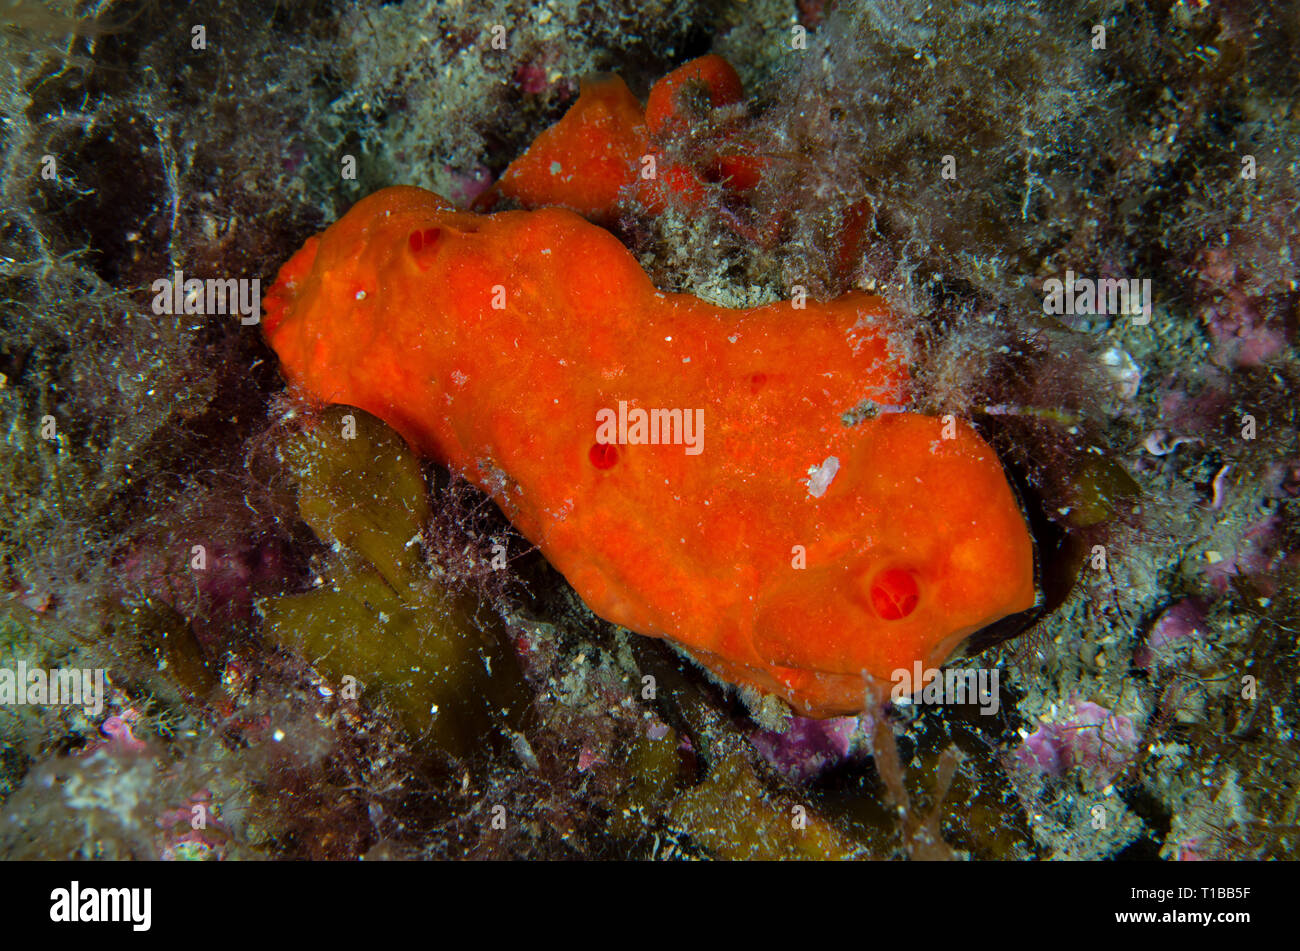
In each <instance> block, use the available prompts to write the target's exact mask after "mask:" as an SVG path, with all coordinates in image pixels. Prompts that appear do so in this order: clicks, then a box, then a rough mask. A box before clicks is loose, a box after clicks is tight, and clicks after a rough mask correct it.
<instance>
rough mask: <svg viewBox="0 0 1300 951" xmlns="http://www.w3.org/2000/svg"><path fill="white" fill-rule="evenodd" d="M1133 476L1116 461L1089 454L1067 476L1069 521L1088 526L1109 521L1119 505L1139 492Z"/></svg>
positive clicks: (1084, 526) (1076, 526)
mask: <svg viewBox="0 0 1300 951" xmlns="http://www.w3.org/2000/svg"><path fill="white" fill-rule="evenodd" d="M1139 491H1140V490H1139V489H1138V486H1137V483H1136V482H1134V481H1133V477H1132V476H1130V475H1129V474H1128V473H1127V472H1125V471H1124V467H1123V466H1121V465H1120V464H1119V463H1117V462H1115V461H1113V460H1111V459H1107V458H1105V457H1103V456H1089V457H1088V458H1087V459H1086V460H1085V461H1084V462H1083V463H1082V464H1081V465H1080V466H1079V467H1078V469H1077V470H1076V471H1075V472H1074V473H1073V474H1072V475H1071V478H1070V483H1069V485H1068V486H1067V496H1068V498H1069V500H1070V503H1071V504H1070V512H1069V515H1068V516H1067V521H1068V522H1069V524H1070V525H1071V526H1073V527H1075V528H1088V527H1090V526H1093V525H1100V524H1102V523H1103V522H1109V521H1111V520H1112V519H1113V518H1115V516H1116V515H1117V514H1118V511H1119V508H1120V506H1121V505H1122V504H1123V503H1125V502H1129V501H1131V500H1132V499H1134V498H1136V496H1137V495H1138V493H1139Z"/></svg>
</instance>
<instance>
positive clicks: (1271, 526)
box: [1205, 515, 1283, 595]
mask: <svg viewBox="0 0 1300 951" xmlns="http://www.w3.org/2000/svg"><path fill="white" fill-rule="evenodd" d="M1281 536H1282V519H1281V517H1280V516H1278V515H1270V516H1268V517H1266V518H1263V519H1260V520H1259V521H1257V522H1254V523H1252V524H1251V525H1249V526H1247V528H1246V530H1245V532H1243V533H1242V535H1241V538H1240V540H1239V541H1238V542H1237V543H1236V545H1235V546H1234V547H1233V550H1232V552H1231V553H1230V554H1229V553H1225V556H1224V557H1222V558H1221V559H1220V560H1218V561H1215V562H1213V563H1211V564H1208V565H1206V568H1205V577H1206V580H1207V581H1209V583H1210V585H1211V586H1212V587H1213V588H1214V589H1215V590H1216V591H1218V592H1219V593H1221V594H1223V593H1227V591H1228V590H1229V589H1230V588H1231V587H1232V582H1233V579H1234V578H1238V577H1249V578H1253V579H1254V580H1255V583H1256V585H1257V587H1258V588H1259V590H1260V591H1261V592H1263V593H1264V594H1266V595H1272V594H1274V593H1275V592H1276V590H1277V584H1276V581H1275V579H1274V578H1273V577H1272V573H1273V572H1274V571H1275V570H1276V569H1277V568H1278V567H1279V565H1280V563H1281V560H1282V558H1283V552H1282V550H1281V542H1282V537H1281Z"/></svg>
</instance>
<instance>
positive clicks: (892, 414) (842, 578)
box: [264, 188, 1035, 716]
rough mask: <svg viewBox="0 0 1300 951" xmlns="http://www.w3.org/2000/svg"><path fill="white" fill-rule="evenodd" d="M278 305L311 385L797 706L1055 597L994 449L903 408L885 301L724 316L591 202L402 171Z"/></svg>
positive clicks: (276, 327) (574, 572) (825, 701)
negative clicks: (559, 201) (687, 291)
mask: <svg viewBox="0 0 1300 951" xmlns="http://www.w3.org/2000/svg"><path fill="white" fill-rule="evenodd" d="M265 313H266V318H265V324H264V330H265V333H266V337H267V340H268V341H269V342H270V344H271V346H272V347H273V348H274V349H275V351H276V352H277V353H278V354H279V356H280V360H281V363H282V365H283V370H284V373H285V375H286V377H287V378H288V379H289V380H290V381H291V382H292V383H294V384H296V385H297V386H298V387H300V388H301V389H302V390H303V391H305V392H306V393H307V394H308V395H310V397H312V398H314V399H316V400H319V401H322V402H335V403H346V404H350V405H353V406H357V407H360V408H362V409H364V410H367V411H369V412H371V413H373V414H375V415H376V416H379V417H380V418H382V419H384V420H385V421H387V422H388V423H389V424H390V425H392V426H393V427H394V428H396V429H397V430H398V431H399V432H400V433H402V435H403V436H404V437H405V438H406V439H407V440H408V441H409V442H410V443H411V444H412V445H413V446H415V447H416V448H417V449H418V450H420V451H421V452H423V453H426V454H428V455H430V456H432V457H434V458H436V459H438V460H440V461H442V462H443V463H445V464H447V465H448V466H451V467H452V468H454V469H456V470H459V471H461V472H463V473H464V474H465V476H466V477H467V478H469V479H470V480H472V481H473V482H474V483H475V484H477V485H478V486H480V487H481V488H482V489H483V490H484V491H485V492H487V493H488V494H489V495H491V497H492V498H493V499H494V500H495V501H496V502H497V504H498V505H499V506H500V507H501V509H502V511H503V512H504V513H505V514H506V515H507V517H509V518H510V520H511V521H512V522H514V524H515V525H516V526H517V527H518V528H519V530H520V531H521V532H522V533H523V534H524V535H525V536H527V537H528V538H529V539H530V540H531V541H533V542H534V543H536V544H537V545H538V547H539V548H540V549H541V550H542V552H543V553H544V554H545V555H546V557H547V558H548V559H549V560H550V561H551V563H552V564H553V565H554V566H555V567H556V568H557V569H558V570H559V571H561V572H562V573H563V574H564V576H565V577H566V578H567V579H568V580H569V582H570V583H571V584H572V585H573V587H574V588H575V589H576V590H577V592H578V594H579V595H581V597H582V598H583V600H584V601H586V603H587V604H588V605H589V606H590V607H591V608H592V610H594V611H595V612H596V613H597V614H599V615H601V616H602V617H605V618H607V619H609V620H611V621H614V622H616V623H619V624H622V625H625V626H626V627H629V628H631V629H632V630H634V631H637V632H639V633H641V634H645V635H649V636H652V637H664V638H670V639H671V640H673V641H675V642H676V643H678V644H680V645H682V646H683V647H685V648H686V649H687V650H689V651H690V652H691V654H692V655H693V656H695V657H696V658H697V659H698V660H699V661H700V662H701V663H703V664H705V665H707V666H708V667H710V668H712V669H713V670H714V671H715V672H717V673H718V674H720V675H721V676H723V677H725V678H726V679H728V680H730V681H732V682H735V683H744V684H750V685H753V686H756V687H759V688H761V689H763V690H767V691H771V692H774V693H777V694H779V695H780V696H782V697H784V698H785V699H786V700H788V701H789V702H790V703H791V704H792V705H793V706H794V707H795V708H796V709H797V710H798V711H800V712H802V713H805V714H811V715H816V716H829V715H833V714H839V713H846V712H852V711H857V710H861V709H863V708H864V707H866V706H867V705H869V704H870V703H872V702H874V701H875V700H877V699H878V698H879V697H880V696H881V687H882V685H884V689H885V690H888V685H889V682H890V678H891V674H892V673H893V672H894V671H895V670H898V669H900V668H905V669H908V670H910V669H911V667H912V665H913V663H914V662H916V661H920V662H922V663H923V664H924V665H926V666H927V667H930V666H937V665H938V664H940V663H941V662H942V661H943V660H944V659H945V658H946V657H947V656H948V655H949V654H950V652H951V651H952V650H953V649H954V648H955V647H956V646H957V645H958V644H959V643H960V642H961V641H962V640H963V639H964V638H965V637H966V636H967V635H969V634H971V633H972V632H974V631H975V630H977V629H979V628H981V627H983V626H985V625H987V624H989V623H991V622H993V621H996V620H998V619H999V618H1001V617H1004V616H1006V615H1008V614H1011V613H1014V612H1018V611H1022V610H1025V609H1027V608H1029V607H1031V606H1032V605H1033V603H1034V597H1035V595H1034V584H1033V549H1032V544H1031V541H1030V537H1029V533H1028V531H1027V529H1026V526H1025V521H1024V518H1023V516H1022V514H1021V512H1020V510H1019V508H1018V506H1017V503H1016V500H1015V498H1014V496H1013V494H1012V491H1011V489H1010V487H1009V486H1008V484H1007V481H1006V478H1005V476H1004V474H1003V472H1002V469H1001V467H1000V465H999V463H998V461H997V459H996V458H995V456H994V454H993V452H992V451H991V450H990V449H989V447H988V446H987V445H986V444H985V443H984V442H983V441H982V440H981V439H980V438H979V437H978V436H977V435H976V434H975V433H974V432H973V431H972V430H971V429H969V428H968V427H966V426H964V425H960V424H955V425H954V424H949V425H948V426H946V427H945V424H944V422H943V421H942V420H940V419H937V418H934V417H929V416H923V415H919V414H916V413H910V412H905V411H903V410H902V409H901V407H902V404H903V402H904V399H905V387H906V384H907V379H908V375H907V371H906V369H905V367H904V366H903V364H902V362H901V361H900V359H899V357H898V356H897V355H896V354H894V353H892V352H891V351H890V349H889V346H888V341H887V339H886V337H885V334H884V330H883V322H884V321H885V320H887V319H888V316H889V314H888V311H887V308H886V306H885V304H884V302H883V301H881V300H880V299H879V298H876V297H872V296H868V295H865V294H860V293H853V294H848V295H845V296H844V297H840V298H837V299H835V300H833V301H829V302H826V303H815V302H811V301H810V302H808V304H807V307H806V308H803V309H800V308H796V307H795V306H794V305H793V304H791V303H788V302H785V303H776V304H771V305H768V306H765V307H758V308H753V309H750V310H739V311H737V310H727V309H724V308H721V307H716V306H713V305H711V304H708V303H706V302H704V301H701V300H699V299H697V298H694V297H691V296H689V295H684V294H666V293H660V292H659V291H657V290H656V289H655V288H654V286H653V285H652V284H651V283H650V281H649V279H648V278H647V276H646V274H645V273H644V272H643V271H642V269H641V268H640V266H639V265H638V264H637V263H636V261H635V259H634V258H633V256H632V255H631V254H630V253H629V252H628V251H627V250H626V249H625V248H624V247H623V246H622V245H621V244H620V243H619V242H618V241H617V240H616V239H615V238H614V237H613V236H612V235H610V234H609V233H607V232H606V231H604V230H603V229H601V228H599V227H597V226H595V225H592V224H590V223H588V222H587V221H585V220H583V219H582V218H580V217H578V216H577V215H576V214H573V213H572V212H570V211H566V210H563V209H558V208H548V209H543V210H540V211H531V212H523V211H520V212H505V213H502V214H497V215H493V216H487V217H485V216H479V215H475V214H471V213H467V212H458V211H455V210H453V209H452V207H451V206H450V205H449V204H447V203H446V202H444V201H443V200H442V199H441V198H439V197H438V196H436V195H434V194H432V193H430V192H426V191H423V190H420V189H416V188H389V189H385V190H383V191H380V192H378V193H376V194H374V195H371V196H370V197H368V198H366V199H364V200H363V201H361V202H359V203H358V204H357V205H356V206H355V207H354V208H353V209H352V210H351V211H349V212H348V214H347V215H345V216H344V217H343V218H342V219H341V220H340V221H339V222H337V223H336V224H334V225H333V226H331V227H330V228H328V229H327V230H326V231H325V232H323V233H322V234H321V235H319V236H318V237H315V238H312V239H310V240H309V241H308V242H307V243H306V244H305V245H304V246H303V248H302V249H301V250H300V251H299V252H298V253H297V254H296V255H294V257H293V258H292V259H290V261H289V262H288V263H287V264H285V265H284V267H283V268H282V269H281V271H280V274H279V277H278V279H277V281H276V283H275V285H274V287H273V288H272V290H271V292H270V293H269V295H268V299H267V301H266V308H265ZM854 410H856V412H855V413H853V414H852V415H851V416H848V417H846V416H845V415H844V414H846V413H849V412H850V411H854ZM638 411H645V412H646V413H649V411H659V413H658V414H657V415H656V417H655V419H656V422H657V423H659V424H660V430H659V436H660V441H659V444H653V443H651V442H649V441H648V440H642V441H637V435H638V430H637V429H636V426H635V423H634V420H635V419H636V418H637V414H638ZM674 411H676V416H674V415H673V413H674ZM614 419H617V420H618V422H617V424H615V423H613V422H612V421H613V420H614ZM855 419H856V420H859V421H856V422H854V421H853V420H855ZM686 422H693V423H695V425H694V426H693V427H692V429H691V430H689V431H688V430H687V429H686V427H685V425H684V423H686ZM622 430H626V432H625V435H626V436H627V441H624V442H621V443H619V442H617V440H616V439H614V435H615V434H616V433H619V432H620V431H622ZM945 436H949V437H950V438H944V437H945ZM700 437H702V438H700ZM915 686H916V687H917V688H918V689H919V687H920V685H919V684H917V685H915Z"/></svg>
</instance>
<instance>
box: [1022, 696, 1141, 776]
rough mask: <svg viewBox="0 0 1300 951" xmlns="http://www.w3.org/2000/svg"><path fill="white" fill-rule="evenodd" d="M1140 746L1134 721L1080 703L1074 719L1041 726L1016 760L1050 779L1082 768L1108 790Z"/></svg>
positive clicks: (1023, 746) (1086, 703)
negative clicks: (1109, 783)
mask: <svg viewBox="0 0 1300 951" xmlns="http://www.w3.org/2000/svg"><path fill="white" fill-rule="evenodd" d="M1137 744H1138V731H1137V728H1136V727H1135V726H1134V724H1133V721H1132V720H1131V719H1129V718H1128V717H1126V716H1124V715H1123V714H1120V713H1114V712H1112V711H1110V710H1107V709H1106V708H1105V707H1103V706H1100V705H1098V704H1095V703H1093V702H1091V701H1089V700H1076V701H1075V702H1074V706H1073V715H1072V716H1071V717H1070V719H1068V720H1065V721H1063V722H1061V723H1041V724H1039V727H1038V729H1037V730H1035V731H1034V732H1033V733H1031V734H1029V735H1028V736H1026V737H1025V739H1024V742H1023V743H1022V744H1021V745H1020V746H1019V747H1017V748H1016V750H1015V752H1014V756H1015V759H1016V760H1017V761H1018V762H1020V763H1021V764H1022V765H1024V766H1026V767H1029V768H1030V769H1033V770H1036V771H1038V772H1041V773H1044V774H1046V775H1048V776H1054V777H1055V776H1062V775H1064V774H1065V773H1066V772H1067V771H1068V770H1071V769H1074V768H1075V767H1079V768H1082V769H1084V770H1087V771H1088V772H1090V773H1091V774H1092V775H1093V776H1094V778H1095V780H1096V781H1097V785H1099V786H1104V785H1105V784H1106V783H1108V782H1110V781H1111V780H1112V779H1113V778H1114V777H1115V775H1116V774H1117V773H1118V772H1119V770H1120V769H1121V768H1122V767H1123V765H1124V764H1125V763H1126V762H1127V761H1128V760H1129V759H1130V758H1131V756H1132V754H1133V752H1134V751H1135V750H1136V749H1137Z"/></svg>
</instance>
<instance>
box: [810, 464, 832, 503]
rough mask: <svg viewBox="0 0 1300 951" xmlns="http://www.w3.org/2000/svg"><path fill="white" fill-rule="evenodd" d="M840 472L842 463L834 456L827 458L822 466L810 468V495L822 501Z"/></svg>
mask: <svg viewBox="0 0 1300 951" xmlns="http://www.w3.org/2000/svg"><path fill="white" fill-rule="evenodd" d="M839 471H840V461H839V460H838V459H836V458H835V457H834V456H827V457H826V461H825V462H823V463H822V464H821V465H820V466H809V467H808V494H809V495H811V496H812V497H813V498H814V499H820V498H821V497H822V496H823V495H825V494H826V490H827V489H829V488H830V486H831V482H832V481H833V480H834V479H835V474H836V473H837V472H839Z"/></svg>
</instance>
